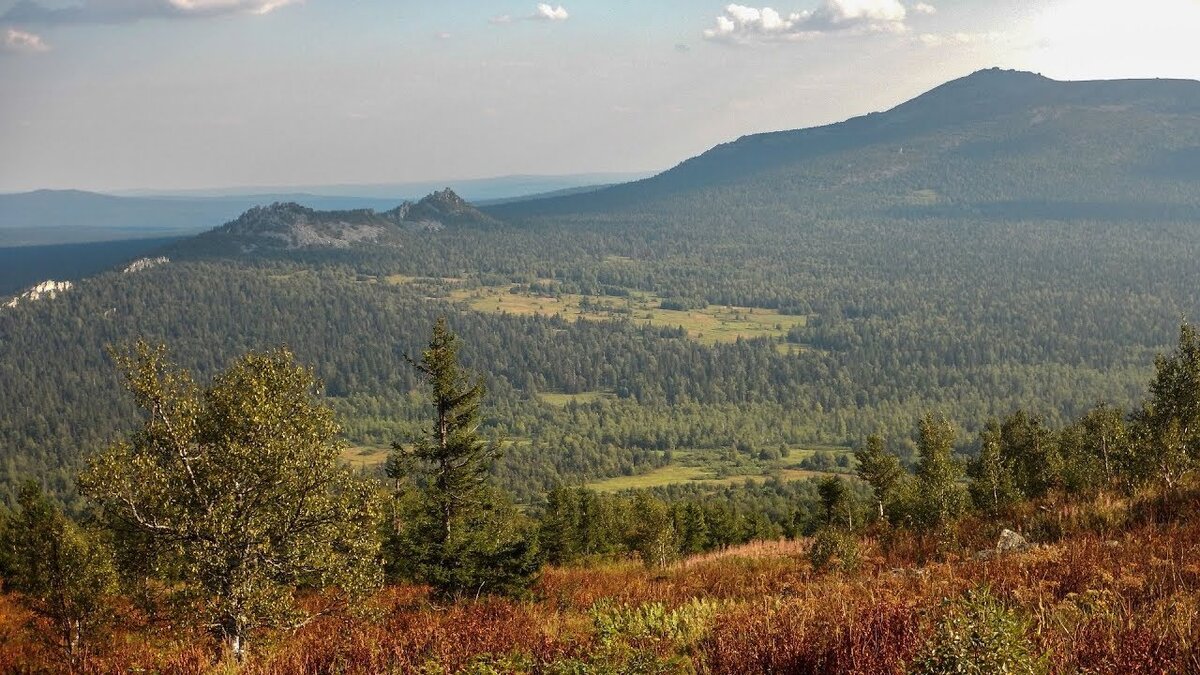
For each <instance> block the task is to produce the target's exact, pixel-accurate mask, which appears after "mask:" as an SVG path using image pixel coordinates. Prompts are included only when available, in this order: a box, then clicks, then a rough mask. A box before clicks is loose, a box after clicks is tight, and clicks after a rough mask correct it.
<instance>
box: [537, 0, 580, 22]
mask: <svg viewBox="0 0 1200 675" xmlns="http://www.w3.org/2000/svg"><path fill="white" fill-rule="evenodd" d="M529 18H531V19H534V20H536V21H566V20H567V19H569V18H571V15H570V13H568V12H567V8H566V7H563V6H562V5H559V6H557V7H554V6H551V5H548V4H546V3H544V2H543V3H541V4H539V5H538V6H537V9H536V10H534V12H533V16H531V17H529Z"/></svg>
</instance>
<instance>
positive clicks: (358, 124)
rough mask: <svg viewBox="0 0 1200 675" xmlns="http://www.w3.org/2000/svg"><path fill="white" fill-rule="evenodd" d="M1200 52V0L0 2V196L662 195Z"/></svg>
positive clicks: (1167, 65)
mask: <svg viewBox="0 0 1200 675" xmlns="http://www.w3.org/2000/svg"><path fill="white" fill-rule="evenodd" d="M747 1H748V2H751V1H752V0H747ZM1197 34H1200V0H924V1H917V0H781V1H779V2H775V3H774V4H772V5H770V6H764V5H755V4H750V5H740V4H727V3H722V2H719V1H718V2H710V1H708V0H562V4H560V3H559V2H557V1H556V2H553V3H549V4H542V3H537V2H528V1H527V0H470V1H467V0H423V1H410V0H66V1H64V0H0V192H16V191H23V190H31V189H39V188H76V189H88V190H102V191H103V190H109V191H113V190H133V189H158V190H172V189H198V188H219V187H234V186H303V185H330V184H362V183H371V184H379V183H392V182H407V181H426V180H446V181H448V182H449V181H452V180H454V179H466V178H478V177H488V176H502V175H513V174H538V175H556V174H576V173H590V172H626V171H651V170H661V169H666V168H669V167H671V166H673V165H675V164H677V163H679V162H680V161H682V160H684V159H687V158H688V157H691V156H694V155H696V154H699V153H701V152H703V151H705V150H706V149H708V148H710V147H712V146H713V145H716V144H718V143H722V142H726V141H730V140H733V139H735V138H737V137H740V136H742V135H745V134H751V133H758V132H764V131H773V130H779V129H794V128H802V127H808V126H814V125H818V124H825V123H830V122H836V121H840V120H843V119H846V118H848V117H851V116H854V115H860V114H864V113H867V112H872V111H877V110H884V109H887V108H889V107H891V106H893V105H896V104H898V103H900V102H902V101H904V100H907V99H909V98H912V97H913V96H916V95H918V94H920V93H922V92H924V91H926V90H928V89H931V88H933V87H934V86H937V85H938V84H940V83H942V82H945V81H947V80H950V79H953V78H956V77H961V76H964V75H967V74H969V73H971V72H973V71H975V70H978V69H980V68H986V67H992V66H1000V67H1005V68H1017V69H1022V70H1030V71H1034V72H1039V73H1042V74H1044V75H1047V76H1050V77H1054V78H1056V79H1109V78H1124V77H1173V78H1188V79H1200V42H1198V41H1197V39H1196V37H1195V36H1196V35H1197Z"/></svg>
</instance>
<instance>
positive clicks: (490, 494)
mask: <svg viewBox="0 0 1200 675" xmlns="http://www.w3.org/2000/svg"><path fill="white" fill-rule="evenodd" d="M460 345H461V342H460V340H459V338H458V337H457V336H456V335H455V334H454V333H453V332H452V331H451V330H450V328H449V326H448V323H447V322H446V321H445V320H444V319H439V320H437V321H436V323H435V327H434V331H433V336H432V338H431V339H430V341H429V343H428V345H427V346H426V347H425V348H424V349H423V350H421V352H420V353H419V355H418V356H412V357H408V358H407V362H408V363H409V366H410V367H411V368H412V369H413V370H414V371H415V372H416V373H418V375H419V377H420V378H421V382H422V387H421V391H422V392H423V394H422V395H423V397H424V398H423V400H424V401H425V405H426V410H427V412H428V411H429V410H430V409H432V415H430V416H429V418H428V419H427V421H426V424H425V425H423V429H424V433H423V435H421V436H420V437H418V438H416V439H415V440H411V441H405V440H397V441H396V442H394V444H393V450H392V453H391V456H390V458H389V460H388V463H387V478H388V479H389V484H390V490H381V489H380V488H381V487H382V486H381V485H380V484H379V483H377V482H373V481H370V480H363V479H361V478H357V477H355V476H354V475H353V474H352V473H351V472H350V471H348V470H347V469H346V468H345V467H344V466H343V465H342V461H341V453H342V451H343V445H342V443H341V442H340V441H339V440H338V436H339V428H338V425H337V423H336V421H335V415H334V413H333V411H332V410H331V409H330V408H329V407H328V406H326V405H324V403H323V402H322V400H321V397H320V396H319V389H318V386H317V380H316V377H315V373H314V371H313V370H311V369H309V368H305V367H303V366H300V365H298V364H297V363H296V360H295V356H294V355H293V354H292V353H291V352H290V351H288V350H287V349H276V350H273V351H270V352H250V353H248V354H246V355H244V356H243V357H242V358H240V359H238V360H237V361H236V362H234V364H233V365H231V366H230V367H229V368H227V369H225V370H223V371H221V372H220V373H218V374H217V375H216V376H214V377H213V378H212V381H211V383H210V384H208V385H200V384H199V383H198V382H197V381H196V380H195V379H194V377H193V375H192V374H191V373H190V372H189V371H188V370H186V369H181V368H178V367H177V366H175V365H174V364H172V363H171V362H170V361H168V360H167V355H166V351H165V348H162V347H153V346H150V345H148V344H146V343H144V342H143V343H139V344H138V345H136V346H135V347H134V348H133V349H132V350H130V351H125V352H114V353H113V358H114V360H115V361H116V363H117V365H118V367H119V369H120V372H121V374H122V376H123V379H124V382H125V385H126V387H127V389H128V390H129V391H130V393H131V395H132V398H133V401H134V403H135V404H136V405H137V406H138V408H139V409H141V411H142V423H141V424H140V425H139V427H138V428H137V429H136V430H134V431H133V432H131V433H129V434H127V435H126V436H125V437H124V438H123V439H122V440H119V441H117V442H115V443H112V444H110V445H108V447H107V448H106V449H104V450H102V451H100V452H98V453H95V454H93V455H92V456H90V457H89V461H88V466H87V469H86V470H85V471H84V472H83V473H82V474H81V476H80V478H79V486H80V490H81V492H82V494H83V495H84V496H85V497H86V498H87V499H88V503H89V505H90V506H91V508H90V509H89V510H88V512H87V513H88V516H87V518H86V519H85V520H84V521H82V524H79V523H76V522H73V521H72V520H71V519H70V518H68V517H66V516H65V515H64V514H63V512H62V511H61V509H60V508H59V507H58V506H57V505H55V504H54V503H53V502H52V501H50V500H49V499H48V498H46V497H45V496H44V495H43V494H42V492H41V488H40V486H38V485H37V484H36V483H27V484H26V485H25V487H24V488H22V490H21V492H20V495H19V498H18V500H17V504H16V508H15V509H13V510H12V511H11V512H8V511H3V512H0V577H2V578H3V579H4V582H5V587H6V588H7V589H11V590H13V591H16V592H17V593H18V594H19V595H17V596H16V597H17V598H18V599H19V601H20V602H22V603H24V604H25V605H26V606H27V607H29V609H30V610H31V611H33V612H35V613H37V614H39V615H40V616H42V617H43V619H44V625H45V626H47V627H48V632H47V639H48V640H49V642H50V643H52V644H53V645H54V646H55V647H57V648H58V649H60V650H61V653H62V654H63V655H64V659H65V662H66V663H67V664H68V665H70V666H71V667H75V666H77V665H79V664H80V663H81V661H82V660H83V659H86V658H88V655H89V653H90V651H89V650H90V649H92V647H91V645H92V636H93V633H96V632H99V631H103V630H105V627H106V626H110V625H111V624H112V622H114V621H117V620H119V616H118V613H117V612H115V611H114V608H115V607H116V605H117V604H118V599H119V598H120V597H122V596H126V595H128V596H136V597H140V598H143V600H142V601H144V602H153V603H160V602H167V603H168V604H169V605H170V606H172V607H174V608H175V610H173V611H179V612H181V614H180V616H179V620H184V619H183V617H189V619H187V620H189V621H193V622H196V621H199V622H201V623H200V625H203V626H206V627H208V629H209V630H210V631H211V632H212V634H213V635H214V637H216V638H219V640H220V644H222V645H224V647H223V653H226V654H229V655H231V656H233V657H234V658H236V659H238V660H240V659H242V658H243V654H244V653H245V650H246V645H247V643H248V641H249V640H250V639H251V638H252V637H254V636H256V635H260V634H262V632H263V631H268V630H271V629H274V628H282V627H287V626H289V625H298V624H297V622H299V623H303V622H304V621H306V620H307V618H306V617H311V616H312V615H313V614H314V613H326V612H331V611H343V610H344V609H345V608H347V607H349V606H350V605H352V604H353V603H354V602H356V601H357V599H359V598H362V597H364V596H365V594H367V593H369V592H371V591H372V590H373V589H375V588H377V587H378V586H379V585H380V584H381V583H382V582H383V580H384V579H385V577H386V578H391V579H393V580H407V581H415V582H419V583H423V584H427V585H428V586H429V587H430V588H431V589H432V591H433V593H434V594H435V596H436V597H438V598H440V599H442V600H444V601H461V600H466V599H470V598H478V597H480V596H481V595H485V594H502V595H514V596H521V595H524V594H526V593H528V591H529V589H530V587H531V585H532V584H533V582H534V581H535V579H536V578H537V576H538V573H539V570H540V569H541V567H542V565H544V564H546V563H547V562H549V563H553V564H570V563H574V562H578V561H581V560H587V559H604V558H612V557H630V556H636V557H637V558H638V559H640V560H641V561H642V562H643V563H645V564H646V565H650V566H665V565H668V564H670V563H672V562H673V561H675V560H677V559H679V558H680V557H683V556H687V555H694V554H698V553H702V552H705V551H710V550H714V549H720V548H724V547H728V546H732V545H736V544H741V543H745V542H749V541H754V540H763V539H777V538H780V537H795V536H801V535H812V536H813V537H814V542H813V545H812V546H811V548H810V558H811V560H812V564H813V566H814V568H817V569H825V568H828V567H831V566H837V567H841V568H843V569H853V568H854V567H856V566H857V565H858V564H860V556H859V551H858V544H857V537H858V536H859V535H860V534H861V533H862V532H863V531H864V530H865V528H868V527H874V528H885V529H886V530H890V531H893V532H898V533H904V532H912V533H915V534H917V535H919V536H931V537H934V538H935V539H936V541H937V551H938V552H949V551H953V550H956V547H957V545H958V544H957V542H955V541H954V534H953V533H954V532H955V528H954V524H955V523H956V521H958V520H959V519H960V518H962V517H963V516H965V515H967V514H969V513H978V514H980V515H983V516H986V517H987V518H989V519H993V520H1004V519H1006V518H1008V517H1010V516H1011V515H1012V514H1013V513H1014V511H1015V510H1016V509H1018V508H1020V507H1022V506H1024V505H1027V504H1028V503H1029V502H1030V501H1031V500H1040V499H1043V498H1046V497H1048V496H1051V495H1059V496H1061V497H1063V498H1066V499H1086V498H1090V497H1092V496H1095V495H1097V494H1099V493H1101V492H1104V491H1111V490H1120V491H1126V492H1130V491H1134V490H1136V489H1138V488H1140V487H1142V486H1145V485H1154V486H1157V487H1158V488H1159V489H1162V490H1166V491H1171V490H1174V489H1176V488H1177V487H1178V486H1179V485H1180V484H1181V483H1182V481H1183V480H1184V479H1185V477H1186V476H1187V475H1188V474H1190V473H1191V472H1192V471H1194V470H1195V468H1196V467H1197V466H1198V464H1200V333H1198V332H1197V330H1196V329H1195V328H1194V327H1192V326H1191V325H1189V324H1186V323H1185V324H1184V325H1182V326H1181V328H1180V334H1179V340H1178V344H1177V346H1176V348H1175V350H1174V351H1173V352H1172V353H1170V354H1166V355H1161V356H1159V357H1158V358H1157V360H1156V362H1155V374H1154V377H1153V379H1152V380H1151V382H1150V385H1149V390H1148V394H1147V396H1146V398H1145V400H1144V401H1143V403H1142V404H1141V406H1140V407H1138V408H1137V409H1135V410H1134V411H1132V412H1130V413H1125V412H1123V411H1121V410H1119V409H1117V408H1113V407H1111V406H1100V407H1097V408H1095V409H1093V410H1092V411H1090V412H1089V413H1087V414H1086V415H1084V416H1083V417H1081V418H1080V419H1078V420H1077V421H1076V422H1075V423H1073V424H1071V425H1069V426H1067V427H1065V428H1061V429H1057V430H1054V429H1052V428H1051V427H1049V426H1048V425H1047V424H1046V423H1045V422H1044V420H1042V419H1041V418H1039V417H1036V416H1033V415H1030V414H1028V413H1026V412H1023V411H1018V412H1016V413H1013V414H1011V415H1009V416H1008V417H1006V418H1005V419H1003V420H993V421H990V422H987V423H986V424H984V425H983V431H982V432H981V433H980V435H979V440H978V452H977V454H976V455H975V456H974V457H973V458H971V459H970V461H968V462H966V463H964V462H963V461H962V459H961V458H960V457H959V456H958V455H956V453H955V447H956V440H957V432H956V430H955V428H954V427H953V426H952V425H951V424H950V423H949V422H948V421H947V420H946V419H945V418H944V417H942V416H941V415H938V414H927V415H926V416H925V417H924V418H923V419H922V420H921V422H920V424H919V426H918V429H917V434H916V437H915V441H914V445H915V450H916V455H915V463H914V464H913V466H912V468H911V470H910V469H909V467H907V466H906V465H905V463H904V462H902V460H901V458H900V456H899V455H897V454H896V453H894V452H892V451H890V450H889V449H888V447H887V444H886V443H885V442H884V441H883V440H882V439H881V438H879V437H877V436H876V437H871V438H870V439H868V441H867V442H866V443H865V444H864V445H863V446H862V447H860V448H859V449H858V450H857V451H856V453H855V455H856V467H855V469H856V472H857V474H858V476H859V478H860V479H861V482H851V481H848V480H846V479H844V478H842V477H839V476H837V475H829V476H826V477H824V478H821V479H819V480H809V481H803V482H794V483H784V482H783V481H780V480H770V481H767V482H766V483H764V484H763V485H761V486H759V485H754V484H750V483H747V484H746V485H744V486H741V487H737V486H730V487H728V488H725V489H724V491H723V492H722V491H720V490H717V491H713V490H706V489H704V488H700V487H698V486H690V487H689V486H674V487H668V488H662V489H660V490H658V491H655V492H636V493H628V494H618V495H606V494H601V493H598V492H595V491H591V490H587V489H583V488H571V487H559V488H556V489H553V490H551V491H549V493H548V494H547V495H546V498H545V501H544V503H543V504H542V505H541V507H540V508H539V509H537V510H536V512H534V513H533V514H532V515H531V514H526V513H522V511H521V510H519V509H517V508H516V507H515V505H514V504H513V502H512V500H511V498H510V496H509V495H508V494H506V493H505V491H504V490H502V489H498V488H497V487H496V486H495V485H494V479H493V478H492V474H493V470H494V465H495V464H496V462H497V459H498V458H499V456H500V455H501V454H502V447H501V444H500V443H498V442H497V441H495V440H494V439H493V440H489V439H488V438H487V437H485V436H484V435H483V434H482V433H481V432H480V421H481V415H482V401H483V399H484V396H485V392H486V385H485V381H484V380H483V379H482V378H480V377H478V376H475V375H473V374H471V373H470V372H469V371H468V370H465V369H463V368H462V367H461V365H460V360H459V349H460ZM305 589H307V592H306V593H305V595H306V600H305V601H304V602H299V598H300V595H301V592H302V591H305ZM313 593H316V595H315V596H313V595H312V594H313ZM152 598H158V599H157V600H154V599H152ZM159 608H160V609H159V610H156V611H166V610H165V606H162V605H159Z"/></svg>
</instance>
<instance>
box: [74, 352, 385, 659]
mask: <svg viewBox="0 0 1200 675" xmlns="http://www.w3.org/2000/svg"><path fill="white" fill-rule="evenodd" d="M114 358H115V359H116V361H117V364H118V365H119V366H120V368H121V370H122V372H123V373H124V375H125V378H126V382H127V385H128V388H129V390H130V392H131V393H132V394H133V396H134V399H135V400H136V402H137V404H138V406H139V407H141V408H142V409H143V410H144V411H145V413H146V417H145V420H144V423H143V424H142V426H141V428H140V429H138V430H137V431H136V432H134V433H133V434H131V435H130V436H129V437H128V438H127V439H126V440H124V441H121V442H119V443H116V444H114V445H112V446H110V447H109V448H108V449H106V450H104V451H103V452H100V453H98V454H96V455H95V456H93V457H92V458H91V460H90V466H89V468H88V470H87V472H86V473H85V474H84V475H82V476H81V477H80V486H81V488H82V489H83V491H84V492H85V494H86V495H87V496H89V497H90V498H92V499H94V500H95V501H96V502H97V503H98V504H99V505H100V506H101V507H102V508H103V510H104V515H105V517H106V518H108V519H109V521H110V522H111V523H113V526H114V528H115V530H116V531H117V532H118V533H123V534H124V535H125V536H124V537H122V539H121V541H119V542H118V543H119V544H121V545H122V546H123V547H125V548H127V549H130V551H131V554H132V555H135V556H138V557H140V558H141V559H143V560H144V561H146V570H148V571H150V572H151V573H153V574H155V575H157V576H160V577H162V578H164V579H165V580H166V581H168V582H170V583H173V584H178V585H179V586H180V587H181V588H183V589H185V590H186V591H187V592H188V593H189V594H190V595H192V596H193V597H195V599H196V600H197V601H198V603H199V604H198V606H197V608H196V611H197V612H198V613H199V616H198V617H197V618H200V619H202V620H203V621H204V622H205V623H206V624H208V625H212V626H215V627H216V629H217V631H218V632H219V633H220V634H221V635H222V636H223V637H224V638H226V639H227V640H228V642H229V644H230V647H231V648H232V650H233V651H234V653H235V654H237V655H240V654H241V650H242V649H243V648H244V644H245V639H246V638H247V636H248V634H249V632H250V631H251V630H253V629H255V628H257V627H260V626H280V625H290V624H293V623H295V622H297V621H298V620H300V619H301V618H302V617H303V616H304V614H305V613H304V612H303V611H302V610H301V609H300V608H299V607H298V606H297V604H296V603H295V602H294V593H295V590H296V587H297V585H300V584H305V585H313V586H316V587H319V588H328V587H338V588H341V589H343V590H344V591H346V592H347V593H350V594H359V593H362V592H366V591H368V590H370V589H371V588H373V587H374V586H375V585H376V584H377V583H378V581H379V563H378V551H379V544H378V540H377V537H376V527H377V523H378V518H379V510H378V507H377V504H376V498H375V496H374V493H373V490H372V488H371V487H370V486H369V485H367V484H365V483H363V482H360V481H358V480H355V479H354V478H353V477H352V476H351V475H350V474H349V473H348V472H347V471H346V470H344V469H343V468H341V467H340V466H339V465H338V459H339V457H340V454H341V444H340V443H339V442H338V440H337V433H338V428H337V425H336V423H335V422H334V419H333V413H332V412H331V411H330V410H329V409H328V408H326V407H325V406H323V405H321V404H320V403H319V402H318V401H317V399H316V381H315V378H314V376H313V373H312V372H311V371H310V370H309V369H307V368H304V367H302V366H299V365H297V364H296V363H295V359H294V357H293V356H292V354H291V352H289V351H288V350H286V349H278V350H275V351H273V352H269V353H263V354H259V353H250V354H247V355H245V356H244V357H242V358H241V359H239V360H237V361H236V362H235V363H233V365H231V366H230V367H229V369H227V370H226V371H225V372H223V373H221V374H220V375H218V376H217V377H216V378H214V380H213V382H212V384H211V385H210V386H208V387H204V388H201V387H200V386H199V385H197V384H196V383H195V382H194V380H193V379H192V377H191V375H190V374H189V373H188V372H186V371H183V370H177V369H175V367H174V366H172V365H171V364H170V363H169V362H168V361H167V360H166V350H165V348H162V347H151V346H149V345H147V344H145V343H139V344H138V345H137V346H136V348H135V349H134V350H133V351H132V352H131V353H126V354H123V353H114Z"/></svg>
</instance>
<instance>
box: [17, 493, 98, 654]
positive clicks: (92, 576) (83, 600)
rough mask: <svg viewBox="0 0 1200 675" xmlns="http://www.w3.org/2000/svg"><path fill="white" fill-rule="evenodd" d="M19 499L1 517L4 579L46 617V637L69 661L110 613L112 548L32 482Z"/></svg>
mask: <svg viewBox="0 0 1200 675" xmlns="http://www.w3.org/2000/svg"><path fill="white" fill-rule="evenodd" d="M17 504H18V506H19V510H17V511H16V512H15V513H13V514H12V515H11V516H10V517H9V518H8V519H7V520H6V522H2V523H0V571H2V572H3V576H4V585H5V587H6V588H7V589H11V590H14V591H18V592H19V593H20V595H19V596H18V597H19V599H20V601H21V602H23V603H24V604H26V605H27V606H28V607H29V608H30V609H31V610H33V611H34V612H35V613H37V614H39V615H41V616H44V617H46V618H47V619H49V622H50V625H51V626H52V627H53V630H54V634H53V636H52V637H51V639H50V642H51V643H53V644H54V645H55V646H56V647H58V648H59V649H61V650H62V652H63V653H64V654H65V656H66V657H67V660H68V662H69V663H70V664H71V665H72V667H73V666H74V665H75V664H76V663H77V662H78V661H79V659H80V658H81V657H82V656H83V654H84V653H85V652H86V650H87V643H88V641H89V640H90V639H91V638H92V636H93V633H94V632H95V631H96V630H97V629H98V628H100V627H102V626H103V625H104V624H105V623H106V622H107V621H108V619H109V618H110V615H111V612H112V604H111V603H112V600H113V598H114V597H115V593H116V590H117V576H116V572H115V570H114V567H113V556H112V551H111V550H110V549H109V547H108V546H107V544H106V543H105V542H104V541H103V540H102V539H101V538H100V537H99V536H98V535H97V534H96V533H94V532H89V531H87V530H84V529H82V528H80V527H78V526H77V525H75V524H74V523H72V522H71V521H70V520H69V519H68V518H67V517H66V516H64V515H63V514H62V511H60V510H59V508H58V506H56V505H55V504H54V503H52V502H51V501H50V500H49V499H47V498H46V497H45V495H43V493H42V489H41V486H39V485H38V484H36V483H33V482H29V483H26V484H25V485H24V486H23V487H22V488H21V493H20V496H19V497H18V499H17Z"/></svg>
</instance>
